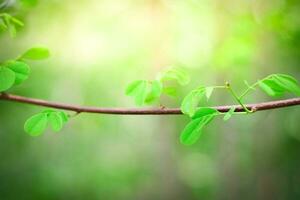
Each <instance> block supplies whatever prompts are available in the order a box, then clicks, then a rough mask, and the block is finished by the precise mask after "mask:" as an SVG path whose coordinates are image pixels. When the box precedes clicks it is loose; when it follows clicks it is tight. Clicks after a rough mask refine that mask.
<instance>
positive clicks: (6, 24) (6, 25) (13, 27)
mask: <svg viewBox="0 0 300 200" xmlns="http://www.w3.org/2000/svg"><path fill="white" fill-rule="evenodd" d="M22 26H24V24H23V22H21V21H20V20H18V19H17V18H15V17H13V16H11V15H10V14H7V13H2V14H0V29H2V30H8V32H9V34H10V36H11V37H12V38H14V37H16V34H17V27H22Z"/></svg>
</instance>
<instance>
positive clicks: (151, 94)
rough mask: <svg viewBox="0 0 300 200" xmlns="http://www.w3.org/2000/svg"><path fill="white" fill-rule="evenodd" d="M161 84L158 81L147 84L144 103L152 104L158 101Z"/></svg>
mask: <svg viewBox="0 0 300 200" xmlns="http://www.w3.org/2000/svg"><path fill="white" fill-rule="evenodd" d="M162 87H163V86H162V84H161V82H160V81H157V80H155V81H152V82H151V83H149V88H150V89H148V91H147V96H146V99H145V103H148V104H149V103H153V102H155V101H157V100H159V98H160V96H161V93H162Z"/></svg>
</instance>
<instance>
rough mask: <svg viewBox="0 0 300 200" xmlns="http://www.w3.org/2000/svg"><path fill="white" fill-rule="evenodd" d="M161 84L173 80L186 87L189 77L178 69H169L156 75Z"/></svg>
mask: <svg viewBox="0 0 300 200" xmlns="http://www.w3.org/2000/svg"><path fill="white" fill-rule="evenodd" d="M158 80H160V81H161V82H164V81H171V80H175V81H177V82H178V83H179V84H180V85H187V84H188V83H189V82H190V77H189V75H188V74H187V73H186V72H185V71H184V70H183V69H180V68H174V67H171V68H169V69H167V70H165V71H163V72H162V73H160V74H159V75H158Z"/></svg>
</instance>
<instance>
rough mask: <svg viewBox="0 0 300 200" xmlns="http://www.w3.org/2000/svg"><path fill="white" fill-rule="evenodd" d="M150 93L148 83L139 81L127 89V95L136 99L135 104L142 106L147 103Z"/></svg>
mask: <svg viewBox="0 0 300 200" xmlns="http://www.w3.org/2000/svg"><path fill="white" fill-rule="evenodd" d="M147 92H148V81H145V80H138V81H134V82H132V83H131V84H129V85H128V87H127V89H126V95H128V96H132V97H134V99H135V103H136V105H138V106H141V105H143V104H144V103H145V99H146V97H147Z"/></svg>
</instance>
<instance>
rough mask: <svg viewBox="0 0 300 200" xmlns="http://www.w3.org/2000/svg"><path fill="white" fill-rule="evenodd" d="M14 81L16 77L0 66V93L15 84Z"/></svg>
mask: <svg viewBox="0 0 300 200" xmlns="http://www.w3.org/2000/svg"><path fill="white" fill-rule="evenodd" d="M15 79H16V75H15V73H14V72H13V71H12V70H11V69H9V68H7V67H1V66H0V92H3V91H5V90H8V89H9V88H11V87H12V86H13V85H14V83H15Z"/></svg>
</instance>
